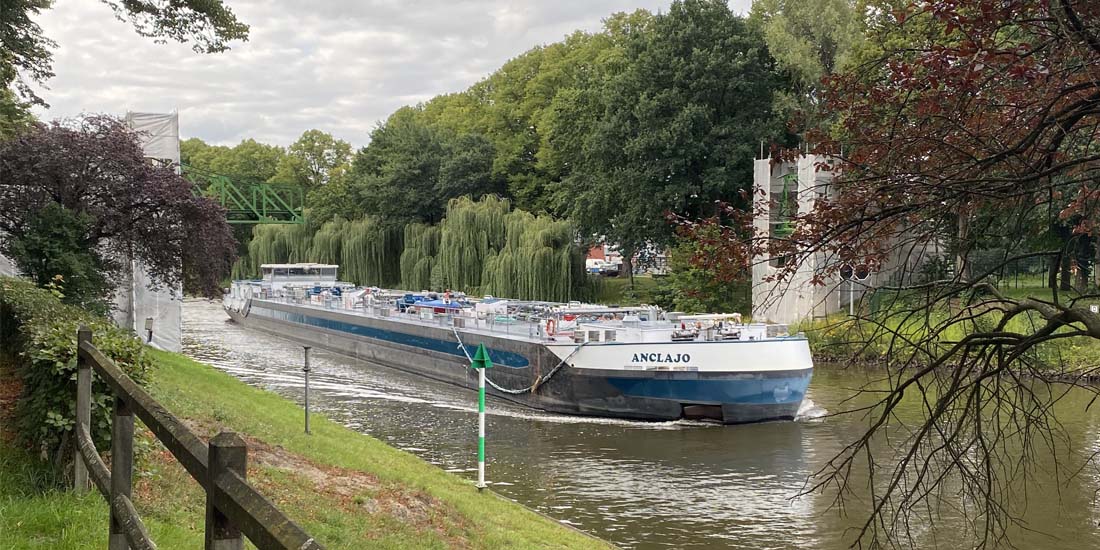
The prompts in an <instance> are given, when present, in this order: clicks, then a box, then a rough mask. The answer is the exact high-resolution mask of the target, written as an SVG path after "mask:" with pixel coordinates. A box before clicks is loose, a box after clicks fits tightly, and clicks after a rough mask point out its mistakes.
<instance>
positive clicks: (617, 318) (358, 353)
mask: <svg viewBox="0 0 1100 550" xmlns="http://www.w3.org/2000/svg"><path fill="white" fill-rule="evenodd" d="M337 269H338V266H335V265H320V264H268V265H264V266H262V270H263V278H262V279H259V280H245V281H235V282H234V283H233V286H232V288H231V289H230V290H229V292H228V293H227V294H226V296H225V299H224V307H225V310H226V312H227V313H228V315H229V317H230V318H232V320H233V321H235V322H237V323H239V324H240V325H242V326H245V327H248V328H253V329H257V330H261V331H265V332H268V333H271V334H275V335H278V336H281V337H284V338H288V339H291V340H294V341H297V342H299V343H301V344H303V345H309V346H315V347H318V348H323V349H327V350H331V351H334V352H338V353H341V354H345V355H348V356H350V357H354V358H356V359H361V360H363V361H366V362H369V363H375V364H380V365H384V366H387V367H391V368H396V369H400V370H403V371H407V372H410V373H414V374H417V375H421V376H425V377H428V378H432V379H435V380H439V381H442V382H446V383H449V384H453V385H456V386H460V387H464V388H471V389H474V388H476V387H477V376H476V374H475V373H474V372H473V370H472V369H470V356H471V355H472V354H473V352H474V350H475V349H476V348H477V347H478V346H479V345H480V344H484V345H485V347H486V348H487V349H488V352H489V357H490V359H491V360H492V362H493V365H494V368H492V369H490V370H489V373H488V381H489V389H488V391H489V395H490V396H495V397H498V398H503V399H507V400H510V401H513V402H515V403H518V404H521V405H524V406H528V407H532V408H535V409H540V410H544V411H548V412H553V413H561V414H574V415H591V416H602V417H611V418H624V419H632V420H651V421H668V420H677V419H681V418H689V419H701V420H709V421H715V422H721V423H725V424H737V423H747V422H760V421H765V420H782V419H792V418H794V416H795V415H796V413H797V412H798V409H799V406H800V405H801V403H802V400H803V398H804V396H805V393H806V389H807V387H808V386H809V383H810V378H811V376H812V373H813V361H812V358H811V355H810V349H809V344H808V342H807V340H806V339H805V338H804V337H803V336H801V335H793V336H792V335H789V334H787V329H786V327H785V326H784V325H770V324H753V323H750V324H743V323H741V322H740V315H738V314H708V315H681V314H675V313H668V312H663V311H661V310H660V309H659V308H656V307H649V306H643V307H605V306H596V305H589V304H580V303H575V302H574V303H569V304H561V303H550V302H532V301H519V300H507V299H501V298H494V297H491V296H486V297H483V298H478V299H471V298H467V297H465V296H463V295H461V294H457V293H456V294H454V295H452V294H451V293H429V292H419V293H414V292H406V291H394V290H386V289H379V288H360V287H355V286H354V285H351V284H349V283H341V282H339V281H338V280H337Z"/></svg>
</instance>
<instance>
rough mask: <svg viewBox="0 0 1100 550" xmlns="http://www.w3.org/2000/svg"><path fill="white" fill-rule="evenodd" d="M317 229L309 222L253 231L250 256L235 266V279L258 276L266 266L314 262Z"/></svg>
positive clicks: (249, 248)
mask: <svg viewBox="0 0 1100 550" xmlns="http://www.w3.org/2000/svg"><path fill="white" fill-rule="evenodd" d="M315 231H316V227H315V226H314V225H313V224H311V223H309V222H308V220H307V222H306V223H304V224H294V225H257V226H256V227H254V228H253V229H252V240H251V241H249V243H248V256H247V257H245V258H241V260H240V261H239V262H238V265H237V266H235V267H234V269H233V271H234V275H235V276H244V277H254V276H257V275H259V273H260V266H261V265H263V264H281V263H296V262H310V261H313V260H312V259H311V258H312V254H311V248H312V245H313V234H314V232H315Z"/></svg>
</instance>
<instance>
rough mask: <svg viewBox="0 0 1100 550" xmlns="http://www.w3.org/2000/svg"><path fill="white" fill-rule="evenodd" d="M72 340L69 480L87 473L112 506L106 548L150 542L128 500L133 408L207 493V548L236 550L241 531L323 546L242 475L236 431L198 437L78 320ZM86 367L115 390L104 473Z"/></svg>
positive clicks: (265, 541) (243, 454) (280, 544)
mask: <svg viewBox="0 0 1100 550" xmlns="http://www.w3.org/2000/svg"><path fill="white" fill-rule="evenodd" d="M77 346H78V348H79V351H78V353H79V355H78V370H77V385H76V388H77V389H76V419H77V422H76V428H75V430H76V438H77V452H76V475H75V485H76V490H77V491H78V492H84V491H87V490H88V488H89V484H88V479H89V477H90V478H91V480H92V481H94V482H95V486H96V488H98V489H99V492H100V493H101V494H102V495H103V498H105V499H107V503H108V504H109V505H110V508H111V525H110V539H109V544H108V549H109V550H128V549H133V550H146V549H153V548H156V545H155V544H154V543H153V541H152V540H151V539H150V538H149V532H148V531H146V529H145V525H144V524H143V523H142V521H141V518H140V517H139V516H138V514H137V512H136V511H135V510H134V503H133V502H132V501H131V500H130V498H131V496H130V495H131V487H132V485H131V482H132V480H133V466H134V415H135V414H136V415H137V416H138V418H140V419H141V420H142V422H145V425H146V426H148V427H149V429H150V430H151V431H152V432H153V434H154V435H156V437H157V439H159V440H160V441H161V443H163V444H164V446H165V447H167V448H168V450H169V451H170V452H171V453H172V455H173V456H175V457H176V460H178V461H179V462H180V464H182V465H183V467H184V469H186V470H187V472H188V473H189V474H191V477H192V478H194V479H195V481H197V482H198V483H199V485H200V486H201V487H202V489H203V491H204V492H205V493H206V536H205V540H206V545H205V548H206V550H240V549H242V548H243V547H244V539H243V538H242V534H243V536H246V537H248V540H250V541H252V543H253V544H255V545H256V547H257V548H260V549H261V550H267V549H269V548H270V549H293V550H311V549H316V550H320V549H321V548H322V546H321V545H320V544H318V543H317V542H316V541H314V540H313V537H310V536H309V535H308V534H306V532H305V531H303V530H302V528H301V527H299V526H298V525H297V524H296V523H294V522H293V521H291V520H290V518H288V517H287V516H286V514H284V513H282V512H281V511H279V509H278V508H276V507H275V505H274V504H272V503H271V501H269V500H267V499H266V498H264V496H263V495H261V494H260V493H258V492H256V489H254V488H253V487H252V486H251V485H249V484H248V482H247V481H246V480H245V478H246V465H247V460H248V459H247V457H248V449H247V447H246V446H245V443H244V440H243V439H241V437H240V436H239V435H237V434H235V433H232V432H226V431H223V432H221V433H219V434H218V435H217V436H215V437H214V438H212V439H211V440H210V443H209V445H207V444H204V443H203V442H202V440H201V439H199V438H198V436H196V435H195V434H194V432H192V431H191V430H190V429H188V428H187V426H185V425H184V424H183V423H182V422H180V420H179V419H178V418H176V417H175V416H174V415H173V414H172V413H170V412H168V411H167V410H166V409H165V408H164V407H162V406H161V405H160V404H159V403H157V402H156V401H154V400H153V398H152V397H150V396H149V394H148V393H146V392H145V390H144V389H142V388H141V387H140V386H138V385H137V384H136V383H135V382H134V381H133V380H131V379H130V377H128V376H126V375H125V374H124V373H123V372H122V371H121V370H119V368H118V366H116V365H115V364H114V362H113V361H111V359H110V358H108V357H107V356H105V355H103V353H102V352H100V351H99V350H98V349H96V347H95V346H94V345H93V344H92V333H91V331H90V330H88V329H87V328H85V327H81V329H80V331H79V332H78V333H77ZM93 370H94V371H95V373H96V374H98V375H99V376H100V377H101V378H102V379H103V380H104V381H105V382H107V385H108V386H110V388H111V393H112V394H113V395H114V423H113V424H112V427H111V470H110V472H108V471H107V467H106V466H104V464H103V460H102V459H101V458H100V457H99V452H98V451H97V450H96V448H95V444H94V443H93V442H92V437H91V432H90V431H89V425H90V422H91V416H92V408H91V399H92V371H93Z"/></svg>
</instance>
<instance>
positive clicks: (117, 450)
mask: <svg viewBox="0 0 1100 550" xmlns="http://www.w3.org/2000/svg"><path fill="white" fill-rule="evenodd" d="M133 476H134V413H133V412H131V411H130V406H129V405H127V404H126V400H125V399H123V398H122V397H121V396H115V415H114V423H113V424H112V426H111V499H110V502H112V503H113V502H115V500H116V499H117V498H118V497H119V495H122V496H125V497H126V498H127V499H129V498H130V491H131V488H132V486H133ZM107 548H108V550H129V548H130V544H129V543H128V542H126V531H125V529H123V527H122V518H119V517H118V516H117V515H116V514H115V511H114V507H112V508H111V538H110V540H109V542H108V545H107Z"/></svg>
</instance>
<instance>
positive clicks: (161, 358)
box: [150, 352, 607, 549]
mask: <svg viewBox="0 0 1100 550" xmlns="http://www.w3.org/2000/svg"><path fill="white" fill-rule="evenodd" d="M154 354H155V362H156V364H157V365H158V370H157V372H155V373H154V374H153V377H152V384H151V387H150V391H151V393H152V394H153V396H154V397H155V398H156V399H157V400H159V401H160V402H161V403H162V404H163V405H165V406H166V407H167V408H168V409H169V410H171V411H173V412H175V413H176V414H177V415H180V416H183V417H186V418H190V419H195V420H199V421H201V422H204V423H209V425H211V426H213V425H221V426H226V427H228V428H231V429H233V430H236V431H238V432H241V433H244V434H248V435H249V436H252V437H255V438H259V439H261V440H263V441H264V442H266V443H267V444H269V445H272V446H279V447H282V448H284V449H286V451H289V452H290V453H294V454H296V455H300V456H302V457H304V458H306V459H309V460H310V461H312V462H313V463H315V464H316V465H318V466H321V467H334V468H339V469H346V470H349V471H357V472H365V473H367V474H369V476H371V477H372V478H375V479H376V480H377V484H376V486H373V487H369V488H368V489H366V490H364V491H363V492H362V493H360V494H344V495H342V496H339V497H338V498H339V499H340V500H341V502H340V503H339V504H340V505H339V506H333V505H332V503H331V502H329V503H325V502H317V495H316V494H314V493H315V492H316V491H315V490H313V488H312V487H309V485H310V484H309V483H304V484H303V483H302V482H301V480H300V479H298V476H296V475H295V474H293V473H292V472H289V471H286V470H281V469H276V468H268V469H266V471H261V475H262V476H264V477H263V478H261V479H260V480H259V483H257V484H258V485H259V486H260V487H261V490H263V488H265V487H266V488H269V489H270V491H271V492H266V491H265V494H268V495H273V496H272V498H273V500H275V501H276V502H277V503H279V505H280V506H281V507H283V509H284V510H285V511H286V512H287V513H288V514H290V515H291V517H294V518H296V519H299V520H300V521H301V524H302V525H303V527H304V528H305V529H306V530H307V531H309V532H310V533H311V534H313V535H314V536H316V537H317V538H318V539H319V540H321V541H322V542H324V543H325V544H326V546H327V547H328V548H349V549H351V548H362V547H363V544H364V538H365V537H366V538H370V542H371V546H372V547H378V548H447V547H453V546H465V547H470V548H517V549H522V548H602V547H607V545H606V544H604V543H601V542H600V541H598V540H596V539H593V538H591V537H588V536H586V535H584V534H582V533H579V532H577V531H574V530H571V529H568V528H565V527H564V526H562V525H560V524H558V523H557V522H555V521H553V520H549V519H547V518H544V517H543V516H540V515H538V514H536V513H534V512H532V511H530V510H528V509H526V508H524V507H522V506H519V505H517V504H515V503H513V502H511V501H508V500H505V499H503V498H501V497H498V496H497V495H495V494H493V493H490V492H486V493H478V491H477V490H476V489H475V488H474V487H473V485H472V484H470V483H469V482H467V481H465V480H463V479H461V478H459V477H456V476H453V475H451V474H448V473H446V472H444V471H442V470H440V469H439V468H436V467H435V466H432V465H430V464H428V463H426V462H424V461H422V460H420V459H419V458H417V457H416V456H414V455H412V454H410V453H407V452H404V451H400V450H397V449H394V448H392V447H390V446H388V445H386V444H385V443H382V442H380V441H378V440H376V439H374V438H372V437H368V436H365V435H362V434H359V433H356V432H354V431H352V430H350V429H348V428H345V427H344V426H342V425H339V424H337V423H335V422H332V421H330V420H328V419H326V418H324V417H321V416H315V417H314V421H313V422H312V426H311V427H312V432H313V434H312V435H305V434H304V433H302V429H301V423H302V410H301V409H300V408H299V407H298V406H297V405H295V404H293V403H291V402H289V401H287V400H285V399H283V398H281V397H279V396H277V395H275V394H273V393H270V392H266V391H263V390H259V389H256V388H253V387H251V386H248V385H246V384H244V383H243V382H240V381H239V380H237V379H235V378H233V377H231V376H229V375H226V374H224V373H222V372H220V371H217V370H215V369H214V368H212V367H210V366H207V365H203V364H200V363H197V362H195V361H192V360H190V359H188V358H186V357H183V356H181V355H176V354H170V353H164V352H154ZM200 435H210V434H200ZM249 475H252V472H251V471H250V472H249ZM343 475H344V474H338V476H337V477H343ZM303 487H305V489H304V490H303ZM392 501H397V502H400V503H410V502H411V503H414V504H415V503H416V502H432V503H434V504H433V506H432V509H431V511H430V512H428V513H427V514H426V517H421V518H420V519H419V520H417V521H401V518H400V516H401V515H402V514H397V515H396V516H395V515H394V514H389V513H385V511H382V512H378V511H374V512H371V511H370V510H372V509H373V507H372V506H369V505H368V506H363V505H361V504H360V503H365V504H369V503H371V502H392ZM413 507H414V508H415V506H413ZM345 509H346V510H345Z"/></svg>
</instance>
